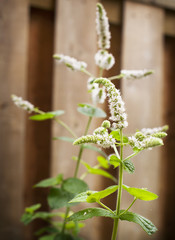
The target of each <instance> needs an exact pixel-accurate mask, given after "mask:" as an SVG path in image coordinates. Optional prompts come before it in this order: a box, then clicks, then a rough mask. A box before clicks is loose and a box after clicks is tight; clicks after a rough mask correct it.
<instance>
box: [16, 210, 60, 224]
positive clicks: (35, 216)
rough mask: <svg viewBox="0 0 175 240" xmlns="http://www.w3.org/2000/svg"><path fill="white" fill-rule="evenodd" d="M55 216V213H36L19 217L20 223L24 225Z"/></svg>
mask: <svg viewBox="0 0 175 240" xmlns="http://www.w3.org/2000/svg"><path fill="white" fill-rule="evenodd" d="M55 216H57V214H56V213H49V212H36V213H34V214H31V213H24V214H23V215H22V217H21V222H23V223H24V224H25V225H27V224H29V223H30V222H32V221H33V220H35V219H38V218H39V219H43V220H46V219H49V218H52V217H55Z"/></svg>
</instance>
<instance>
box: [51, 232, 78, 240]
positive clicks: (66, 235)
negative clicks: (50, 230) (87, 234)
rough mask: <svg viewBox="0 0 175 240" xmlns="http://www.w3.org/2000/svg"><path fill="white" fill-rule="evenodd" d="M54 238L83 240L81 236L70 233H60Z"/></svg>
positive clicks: (59, 239) (55, 239)
mask: <svg viewBox="0 0 175 240" xmlns="http://www.w3.org/2000/svg"><path fill="white" fill-rule="evenodd" d="M54 240H82V239H81V238H79V237H77V236H72V235H70V234H68V233H58V234H57V235H56V236H55V238H54Z"/></svg>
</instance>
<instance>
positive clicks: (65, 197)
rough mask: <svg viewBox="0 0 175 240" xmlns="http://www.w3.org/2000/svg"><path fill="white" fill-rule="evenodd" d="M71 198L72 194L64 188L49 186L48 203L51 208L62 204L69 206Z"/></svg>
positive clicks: (59, 206) (56, 207)
mask: <svg viewBox="0 0 175 240" xmlns="http://www.w3.org/2000/svg"><path fill="white" fill-rule="evenodd" d="M72 198H73V195H72V194H71V193H69V192H67V191H65V190H64V189H60V188H51V189H50V193H49V195H48V198H47V200H48V204H49V206H50V208H51V209H58V208H61V207H64V206H69V203H68V202H69V201H70V200H71V199H72Z"/></svg>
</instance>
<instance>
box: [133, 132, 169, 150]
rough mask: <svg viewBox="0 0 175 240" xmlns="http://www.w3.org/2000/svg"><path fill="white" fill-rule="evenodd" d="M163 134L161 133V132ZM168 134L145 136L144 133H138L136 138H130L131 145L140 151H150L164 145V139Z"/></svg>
mask: <svg viewBox="0 0 175 240" xmlns="http://www.w3.org/2000/svg"><path fill="white" fill-rule="evenodd" d="M159 133H161V132H159ZM165 136H166V134H165V135H164V134H159V135H157V136H154V135H145V134H144V133H142V132H136V133H135V135H134V136H131V137H128V140H129V144H130V145H131V146H132V147H133V148H136V149H138V150H143V149H148V148H152V147H156V146H161V145H163V141H162V139H161V138H162V137H165Z"/></svg>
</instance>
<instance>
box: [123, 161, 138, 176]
mask: <svg viewBox="0 0 175 240" xmlns="http://www.w3.org/2000/svg"><path fill="white" fill-rule="evenodd" d="M123 167H124V170H125V171H127V172H128V173H134V171H135V167H134V164H133V163H132V162H131V161H130V160H126V161H124V162H123Z"/></svg>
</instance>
